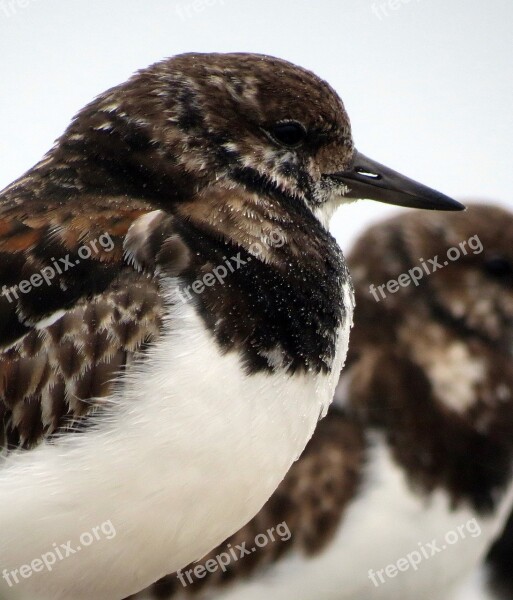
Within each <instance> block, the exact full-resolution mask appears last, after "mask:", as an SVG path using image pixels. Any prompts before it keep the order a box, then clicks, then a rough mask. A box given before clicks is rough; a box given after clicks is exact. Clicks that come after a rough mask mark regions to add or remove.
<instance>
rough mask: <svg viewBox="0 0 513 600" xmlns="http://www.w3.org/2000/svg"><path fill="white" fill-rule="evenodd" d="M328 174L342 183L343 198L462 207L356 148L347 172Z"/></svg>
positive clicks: (422, 206) (449, 207)
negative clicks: (343, 189) (344, 192)
mask: <svg viewBox="0 0 513 600" xmlns="http://www.w3.org/2000/svg"><path fill="white" fill-rule="evenodd" d="M328 177H330V178H331V179H334V180H336V181H340V182H342V183H344V184H345V185H346V186H347V187H348V188H349V191H348V192H347V193H346V194H345V197H346V198H358V199H361V200H364V199H368V200H377V201H378V202H386V203H387V204H396V205H397V206H407V207H409V208H427V209H430V210H465V207H464V206H463V204H460V203H459V202H456V200H453V199H452V198H449V197H448V196H445V195H444V194H441V193H440V192H437V191H436V190H433V189H431V188H429V187H427V186H425V185H422V184H421V183H417V182H416V181H413V179H409V178H408V177H405V176H404V175H401V174H400V173H397V171H394V170H392V169H389V168H388V167H385V165H381V164H380V163H378V162H376V161H375V160H372V159H370V158H367V157H366V156H365V155H363V154H361V153H360V152H357V151H355V154H354V157H353V160H352V162H351V165H350V167H349V169H348V170H347V171H342V172H341V173H333V174H330V175H329V176H328Z"/></svg>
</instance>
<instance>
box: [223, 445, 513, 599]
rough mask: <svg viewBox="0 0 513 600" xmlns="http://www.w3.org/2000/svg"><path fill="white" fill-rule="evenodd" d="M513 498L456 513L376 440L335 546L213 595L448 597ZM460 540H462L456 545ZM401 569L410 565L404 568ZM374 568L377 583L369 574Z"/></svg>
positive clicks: (483, 548)
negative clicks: (413, 482)
mask: <svg viewBox="0 0 513 600" xmlns="http://www.w3.org/2000/svg"><path fill="white" fill-rule="evenodd" d="M511 500H512V494H511V492H509V493H508V494H507V495H506V497H505V498H504V500H503V502H502V505H501V508H500V510H499V511H498V514H496V515H495V516H494V517H490V518H482V517H477V516H476V514H475V513H474V511H473V510H472V509H471V508H460V509H458V510H451V508H450V506H449V503H448V499H447V497H446V496H445V495H444V493H443V492H441V491H440V492H436V493H435V494H433V495H432V496H431V498H430V499H429V500H423V499H422V498H421V497H420V496H418V495H415V494H414V493H413V492H412V490H411V489H410V488H409V487H408V484H407V482H406V479H405V476H404V472H403V471H402V470H401V469H400V468H399V467H398V466H397V465H396V464H395V463H394V462H393V460H392V458H391V456H390V453H389V451H388V448H387V447H386V444H385V442H384V440H383V439H382V438H381V437H379V436H377V435H376V436H375V437H374V444H373V448H372V450H371V452H370V454H369V457H368V463H367V468H366V472H365V475H364V484H363V487H362V489H361V493H360V495H359V496H358V497H357V498H356V499H355V500H354V502H353V503H352V505H351V506H350V507H349V510H348V511H347V513H346V515H345V518H344V521H343V523H342V525H341V527H340V529H339V531H338V534H337V536H336V538H335V540H334V542H333V543H332V544H331V545H330V546H329V547H327V548H326V549H325V550H324V551H323V552H322V553H321V554H319V555H318V556H317V557H315V558H311V559H308V558H306V557H304V556H302V555H299V554H295V555H293V556H290V557H289V558H287V559H285V560H283V561H281V562H279V563H277V564H276V565H274V566H273V567H272V568H271V569H268V570H266V571H265V572H263V573H261V574H260V576H257V577H254V578H253V579H252V580H250V581H249V582H247V583H242V584H239V585H237V586H236V587H234V588H230V589H229V590H227V591H226V592H224V593H221V594H217V595H216V596H215V597H216V600H240V599H241V598H243V599H244V600H267V599H268V598H272V599H273V600H312V598H316V599H318V600H397V599H400V600H433V599H435V598H436V599H437V600H438V599H440V600H442V599H444V598H449V597H450V594H451V593H452V592H453V590H454V588H455V586H457V584H458V583H460V582H463V581H464V580H465V577H466V576H468V575H469V574H470V573H471V572H472V570H473V569H474V568H475V566H476V565H477V564H478V562H479V561H480V560H481V558H482V557H483V555H484V553H485V552H486V550H487V548H488V547H489V545H490V542H491V540H493V539H494V537H495V535H496V534H497V533H498V530H499V528H500V526H501V524H502V523H503V522H504V519H505V517H506V515H507V508H508V507H509V506H511ZM474 519H476V521H475V522H474V521H472V523H470V524H469V521H471V520H474ZM475 523H477V526H476V525H475ZM467 524H468V527H467V526H466V525H467ZM458 528H460V529H458ZM478 529H479V531H480V533H478ZM449 532H454V535H453V534H450V533H449ZM455 535H458V536H459V539H458V540H457V541H456V542H455V543H452V542H453V541H454V540H455V537H454V536H455ZM446 537H448V538H449V539H450V541H451V543H448V542H447V539H446ZM433 540H435V541H436V543H437V547H439V548H440V549H441V551H440V552H439V553H438V552H436V553H435V555H434V556H431V554H432V552H434V551H435V549H434V548H433V547H432V546H430V544H432V542H433ZM444 546H445V548H443V547H444ZM414 552H418V553H420V556H421V557H422V560H421V562H420V563H419V564H418V566H417V568H416V570H414V569H413V568H412V567H411V566H410V567H409V568H408V569H407V570H404V571H401V572H399V571H398V569H396V571H397V573H396V574H395V575H394V576H393V577H388V576H387V575H386V573H382V576H383V579H384V580H385V581H384V583H382V582H381V581H380V577H379V575H377V572H378V571H380V570H383V569H386V567H387V566H388V565H390V564H394V563H395V564H397V561H398V560H399V559H401V558H407V557H408V555H412V553H414ZM424 552H425V554H424ZM426 554H427V556H428V557H429V558H426V556H425V555H426ZM417 559H418V556H417V555H413V556H412V562H417ZM401 565H402V567H404V563H401ZM371 569H372V572H373V573H374V577H375V579H376V581H377V583H378V585H377V586H376V585H375V584H374V583H373V581H372V579H371V577H370V575H369V571H370V570H371ZM390 572H391V573H394V571H393V570H391V571H390Z"/></svg>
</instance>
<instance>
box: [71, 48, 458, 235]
mask: <svg viewBox="0 0 513 600" xmlns="http://www.w3.org/2000/svg"><path fill="white" fill-rule="evenodd" d="M59 147H60V148H61V150H63V153H62V156H63V157H64V156H66V157H67V159H66V160H68V162H69V161H70V160H73V156H74V155H75V156H79V157H80V156H84V155H85V156H87V157H88V160H89V161H90V162H91V161H93V162H95V164H96V172H97V173H98V168H101V169H103V171H104V172H105V173H106V176H108V177H109V178H110V180H109V189H112V183H113V182H112V179H115V178H117V179H118V180H119V181H121V180H123V181H124V185H125V186H128V185H131V186H132V189H133V188H134V187H135V188H137V186H139V188H140V189H141V190H142V189H144V193H145V194H146V195H153V196H154V197H164V198H166V199H167V200H168V201H169V200H172V199H173V198H176V199H180V198H186V197H188V196H189V197H190V195H191V194H194V193H197V192H198V191H200V190H201V189H204V188H205V187H208V186H211V185H212V184H213V183H216V184H217V183H220V184H222V185H224V187H225V188H226V187H227V188H230V187H231V188H233V187H235V186H240V185H242V186H244V187H245V188H246V189H250V190H251V191H254V192H256V193H261V192H264V193H267V194H274V195H277V196H279V197H280V198H281V199H283V198H285V199H286V201H287V202H288V203H289V205H290V206H293V205H294V203H296V204H297V205H303V206H305V205H306V207H307V209H309V210H310V211H312V212H313V213H314V214H315V215H316V216H317V217H318V218H319V219H320V220H321V221H322V222H323V223H324V224H327V222H328V220H329V217H330V216H331V214H332V213H333V211H334V209H335V208H336V207H337V206H338V205H339V204H341V203H342V202H346V201H350V200H354V199H358V198H369V199H374V200H378V201H384V202H389V203H392V204H399V205H403V206H412V207H419V208H436V209H442V210H458V209H461V208H463V207H462V206H461V205H460V204H459V203H457V202H455V201H454V200H451V199H450V198H447V197H446V196H443V195H442V194H440V193H438V192H435V191H434V190H431V189H429V188H427V187H425V186H422V185H421V184H418V183H416V182H413V181H412V180H410V179H408V178H406V177H404V176H402V175H400V174H398V173H396V172H394V171H392V170H391V169H388V168H386V167H384V166H383V165H380V164H379V163H377V162H375V161H372V160H371V159H369V158H367V157H365V156H364V155H362V154H361V153H359V152H358V151H357V150H356V149H355V146H354V143H353V138H352V134H351V126H350V123H349V119H348V116H347V113H346V111H345V109H344V106H343V104H342V101H341V100H340V98H339V97H338V95H337V94H336V92H335V91H334V90H333V89H332V88H331V87H330V86H329V85H328V84H327V83H326V82H324V81H322V80H321V79H319V78H318V77H317V76H316V75H314V74H313V73H311V72H309V71H307V70H305V69H302V68H300V67H297V66H295V65H293V64H291V63H289V62H286V61H284V60H280V59H277V58H272V57H269V56H263V55H255V54H184V55H180V56H177V57H174V58H171V59H167V60H164V61H162V62H159V63H157V64H155V65H153V66H150V67H148V68H146V69H144V70H141V71H139V72H138V73H137V74H135V75H134V76H133V77H132V78H131V79H129V80H128V81H127V82H126V83H124V84H121V85H120V86H117V87H115V88H113V89H111V90H109V91H107V92H105V93H104V94H102V95H101V96H100V97H98V98H97V99H96V100H95V101H94V102H92V103H91V104H90V105H88V106H87V107H86V108H85V109H84V110H82V111H81V112H80V113H79V114H78V116H77V117H76V119H75V120H74V121H73V123H72V124H71V126H70V127H69V128H68V130H67V131H66V133H65V134H64V136H63V138H61V140H60V141H59ZM70 157H71V159H70ZM100 180H101V178H100ZM88 183H89V184H90V182H88Z"/></svg>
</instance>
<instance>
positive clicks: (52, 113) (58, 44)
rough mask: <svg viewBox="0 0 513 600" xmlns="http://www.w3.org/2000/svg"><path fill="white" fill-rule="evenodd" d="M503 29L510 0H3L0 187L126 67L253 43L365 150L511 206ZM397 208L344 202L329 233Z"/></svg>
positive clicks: (510, 50) (511, 70)
mask: <svg viewBox="0 0 513 600" xmlns="http://www.w3.org/2000/svg"><path fill="white" fill-rule="evenodd" d="M381 6H383V7H384V8H383V9H382V8H381ZM394 7H395V8H394ZM385 11H386V12H385ZM512 29H513V2H512V0H486V1H485V0H258V1H251V0H101V1H100V0H0V50H1V53H0V92H1V93H0V113H1V116H2V118H1V120H0V188H3V187H4V186H5V185H7V184H8V183H10V181H12V180H13V179H15V178H16V177H18V176H19V175H21V174H22V173H23V172H24V171H25V170H26V169H28V168H29V167H31V166H32V165H33V164H34V163H35V162H36V161H37V160H38V159H39V158H40V157H41V155H42V154H43V153H44V152H45V151H46V150H47V149H48V148H49V147H50V146H51V144H52V143H53V140H54V139H55V138H56V137H57V136H59V135H60V134H61V133H62V131H63V130H64V128H65V127H66V125H67V124H68V122H69V120H70V118H71V117H72V116H73V114H74V113H75V112H76V111H77V110H78V109H79V108H81V107H82V106H83V105H84V104H85V103H87V102H88V101H90V100H91V99H92V98H93V97H94V96H95V95H96V94H98V93H99V92H101V91H103V90H104V89H106V88H108V87H111V86H112V85H115V84H117V83H119V82H121V81H123V80H124V79H126V78H127V77H128V76H129V75H130V74H131V73H132V72H133V71H134V70H136V69H138V68H140V67H144V66H146V65H148V64H149V63H152V62H154V61H157V60H160V59H161V58H163V57H166V56H171V55H173V54H177V53H180V52H186V51H254V52H261V53H266V54H273V55H276V56H280V57H282V58H286V59H289V60H291V61H293V62H295V63H298V64H300V65H303V66H305V67H307V68H310V69H312V70H314V71H315V72H317V73H318V74H319V75H321V76H322V77H323V78H325V79H327V80H328V81H329V82H330V83H331V84H332V85H333V86H334V87H335V88H336V89H337V90H338V92H339V93H340V95H341V96H342V98H343V100H344V102H345V105H346V108H347V110H348V112H349V115H350V116H351V120H352V124H353V133H354V137H355V140H356V144H357V147H358V148H359V149H360V150H361V151H362V152H364V153H365V154H367V155H368V156H371V157H373V158H375V159H377V160H379V161H380V162H383V163H385V164H388V165H389V166H391V167H393V168H395V169H397V170H400V171H402V172H404V173H405V174H408V175H409V176H411V177H414V178H416V179H418V180H420V181H422V182H423V183H426V184H428V185H430V186H432V187H435V188H438V189H440V191H443V192H445V193H446V194H449V195H452V196H454V197H456V198H459V199H468V198H476V199H485V200H487V201H495V202H500V203H502V204H506V205H508V206H510V207H511V208H512V209H513V195H512V193H511V189H512V188H513V168H512V166H511V159H512V152H511V150H512V139H513V106H512V104H513V103H512V97H513V93H512V92H513V35H512V33H511V31H512ZM394 210H395V211H397V210H401V209H392V208H389V207H386V206H384V205H380V204H377V203H372V202H367V201H366V202H360V203H358V204H357V205H352V206H348V207H344V208H343V209H341V210H340V211H339V212H338V214H337V215H336V217H335V219H334V222H333V231H334V233H335V235H336V236H337V238H338V239H339V241H340V243H341V244H342V246H343V248H345V249H347V248H348V247H349V245H350V243H351V241H352V240H353V239H354V236H355V234H356V233H357V232H359V231H361V230H362V229H363V228H364V227H365V226H366V225H367V224H368V223H370V222H371V221H374V220H376V219H379V218H381V217H383V216H384V215H388V214H391V213H392V212H393V211H394Z"/></svg>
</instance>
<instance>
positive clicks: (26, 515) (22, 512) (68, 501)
mask: <svg viewBox="0 0 513 600" xmlns="http://www.w3.org/2000/svg"><path fill="white" fill-rule="evenodd" d="M167 331H168V333H166V334H165V335H164V337H163V339H162V340H161V341H160V342H159V343H158V344H157V345H156V346H155V347H154V348H153V349H152V350H151V352H150V355H149V358H148V360H147V361H146V362H145V364H144V365H142V366H137V367H135V368H133V369H132V371H131V372H130V374H129V376H128V378H127V380H126V385H125V386H124V389H123V392H122V393H120V394H118V395H117V396H116V397H115V398H114V399H113V401H114V403H115V405H114V407H113V408H112V410H111V411H110V413H109V415H108V417H107V418H105V416H102V418H101V421H100V422H99V424H98V427H97V429H94V428H91V429H88V430H86V431H85V432H83V433H80V434H73V435H67V436H65V437H64V438H63V439H62V440H60V441H59V442H58V443H57V444H55V445H49V444H45V445H42V446H40V447H38V448H36V449H35V450H33V451H31V452H25V453H20V454H15V455H12V456H10V457H9V458H8V459H7V461H6V463H5V464H4V466H3V469H2V471H1V474H0V507H1V508H0V532H1V533H0V565H1V566H2V568H4V567H5V568H6V569H7V570H8V571H9V572H12V571H13V570H15V569H18V570H19V569H20V567H21V566H22V565H26V564H29V565H30V563H31V561H33V560H34V559H39V558H40V557H41V556H42V555H43V554H45V553H48V552H52V551H54V552H55V551H56V549H57V548H59V547H60V545H61V544H64V545H65V544H66V543H67V542H68V540H69V541H70V542H71V545H72V547H73V548H76V547H77V546H78V545H80V544H79V540H80V537H81V534H83V533H84V532H91V531H93V529H94V528H95V527H96V528H98V527H99V526H100V525H101V524H103V523H105V522H107V521H110V522H111V524H112V526H113V529H115V535H111V538H110V539H106V536H105V535H102V534H101V531H100V533H99V535H97V534H95V535H96V536H97V537H99V538H100V539H95V540H94V543H91V544H90V545H88V546H87V547H85V546H84V547H81V549H80V550H79V551H78V552H76V553H75V554H73V555H71V556H69V557H67V558H65V559H63V560H60V559H59V560H57V561H56V563H55V564H54V565H53V566H52V571H51V572H49V571H48V570H47V569H46V568H45V569H43V570H42V571H39V572H32V574H31V575H30V576H28V577H27V578H23V577H21V576H20V574H19V573H18V575H17V578H18V579H19V580H20V583H19V584H14V585H12V587H9V585H8V584H7V583H6V580H4V579H0V597H2V598H3V599H4V600H5V599H8V598H23V599H27V600H28V599H30V600H34V598H38V600H46V599H51V600H58V599H67V600H69V598H73V599H75V600H80V599H82V598H84V599H85V598H87V599H90V598H95V600H101V599H106V600H114V599H115V598H122V597H124V596H126V595H128V594H130V593H133V592H135V591H137V590H139V589H142V588H143V587H145V586H146V585H149V584H150V583H152V582H153V581H155V580H156V579H158V578H159V577H161V576H163V575H164V574H167V573H169V572H170V571H171V572H172V571H174V570H176V569H178V568H181V567H184V566H185V565H186V564H188V563H189V562H190V561H193V560H195V559H198V558H200V557H201V556H203V555H204V554H205V553H206V552H207V551H209V550H210V549H211V548H212V547H214V546H215V545H217V544H219V543H221V542H222V541H223V540H224V539H225V538H226V537H227V536H228V535H230V534H231V533H233V532H234V531H236V530H237V529H239V528H240V527H241V526H242V525H244V524H245V523H246V522H247V521H248V520H249V519H250V518H252V517H253V515H254V514H255V513H256V512H257V511H258V510H259V509H260V507H261V506H262V505H263V504H264V503H265V501H266V500H267V499H268V497H269V496H270V495H271V493H272V492H273V491H274V489H275V488H276V487H277V485H278V484H279V482H280V481H281V479H282V478H283V477H284V475H285V473H286V472H287V470H288V468H289V467H290V465H291V463H292V462H293V461H294V460H295V459H296V458H297V457H298V456H299V454H300V453H301V452H302V450H303V448H304V446H305V444H306V442H307V441H308V439H309V438H310V436H311V434H312V432H313V430H314V427H315V424H316V422H317V419H318V417H319V414H320V413H321V411H324V410H325V409H326V407H327V405H328V404H329V402H330V401H331V398H332V395H333V391H334V387H335V384H336V381H337V379H338V375H339V369H340V367H341V364H342V360H343V358H344V357H345V354H346V350H347V338H348V331H347V330H344V331H343V332H341V335H340V336H339V337H340V342H339V352H338V355H337V357H336V361H335V365H334V368H333V372H332V373H331V374H330V375H329V376H327V375H314V374H308V375H300V376H293V377H291V376H288V375H287V374H286V373H284V372H278V373H277V374H274V375H272V376H271V375H269V374H256V375H253V376H250V377H248V376H247V375H245V373H244V371H243V370H242V369H241V366H240V363H239V358H238V356H237V355H236V354H235V353H229V354H225V355H223V354H221V353H220V351H219V349H218V347H217V345H216V344H215V343H214V340H213V338H212V336H211V335H210V333H208V332H207V331H206V330H205V328H204V326H203V323H202V321H201V320H200V319H199V317H198V316H197V314H196V312H195V311H194V310H193V308H192V307H190V306H188V305H183V304H180V305H179V307H177V308H176V309H174V312H173V315H172V316H170V318H169V322H168V323H167ZM88 539H89V538H88ZM37 564H38V563H37ZM24 573H27V571H26V570H24ZM11 582H12V577H11Z"/></svg>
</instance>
